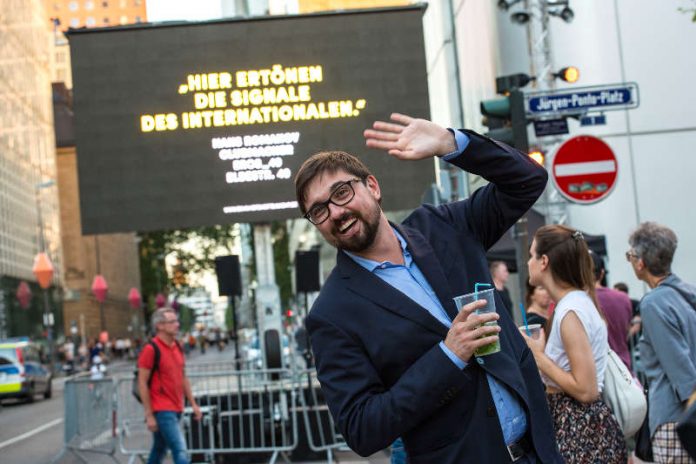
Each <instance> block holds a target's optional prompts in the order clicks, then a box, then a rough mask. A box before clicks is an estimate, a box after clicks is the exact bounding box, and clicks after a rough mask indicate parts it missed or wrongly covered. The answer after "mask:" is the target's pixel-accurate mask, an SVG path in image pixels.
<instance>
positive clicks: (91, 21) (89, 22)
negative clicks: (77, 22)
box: [85, 16, 97, 27]
mask: <svg viewBox="0 0 696 464" xmlns="http://www.w3.org/2000/svg"><path fill="white" fill-rule="evenodd" d="M85 24H87V27H92V26H94V25H95V24H97V22H96V21H95V20H94V17H93V16H88V17H87V21H85Z"/></svg>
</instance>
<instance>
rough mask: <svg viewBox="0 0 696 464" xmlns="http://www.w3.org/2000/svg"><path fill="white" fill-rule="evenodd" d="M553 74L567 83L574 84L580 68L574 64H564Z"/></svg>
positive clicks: (578, 76) (578, 77)
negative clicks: (564, 65)
mask: <svg viewBox="0 0 696 464" xmlns="http://www.w3.org/2000/svg"><path fill="white" fill-rule="evenodd" d="M553 76H554V77H557V78H558V79H560V80H562V81H566V82H568V83H569V84H575V83H576V82H577V81H578V79H580V70H579V69H578V68H576V67H575V66H566V67H565V68H561V69H559V70H558V72H557V73H555V74H554V75H553Z"/></svg>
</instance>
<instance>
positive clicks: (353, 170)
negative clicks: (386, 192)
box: [295, 151, 372, 214]
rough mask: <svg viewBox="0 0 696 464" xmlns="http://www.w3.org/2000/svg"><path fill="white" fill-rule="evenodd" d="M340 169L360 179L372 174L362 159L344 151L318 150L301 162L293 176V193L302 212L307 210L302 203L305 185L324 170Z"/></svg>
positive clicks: (305, 193)
mask: <svg viewBox="0 0 696 464" xmlns="http://www.w3.org/2000/svg"><path fill="white" fill-rule="evenodd" d="M341 170H343V171H346V172H347V173H349V174H353V175H354V176H356V177H358V178H360V180H365V179H366V178H367V176H371V175H372V173H371V172H370V170H369V169H368V167H367V166H365V164H364V163H363V162H362V161H360V160H359V159H358V158H357V157H355V156H353V155H351V154H350V153H346V152H344V151H320V152H318V153H315V154H313V155H312V156H310V157H309V158H308V159H307V160H306V161H305V162H304V163H302V166H300V169H299V170H298V171H297V175H296V176H295V195H296V196H297V203H298V204H299V205H300V211H302V214H305V213H306V212H307V210H306V208H305V204H304V203H305V200H306V198H307V192H306V189H307V185H308V184H309V183H310V182H311V181H312V180H313V179H314V178H315V177H317V176H319V175H321V174H324V173H325V172H330V173H334V172H337V171H341Z"/></svg>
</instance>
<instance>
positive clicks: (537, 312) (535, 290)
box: [525, 282, 551, 327]
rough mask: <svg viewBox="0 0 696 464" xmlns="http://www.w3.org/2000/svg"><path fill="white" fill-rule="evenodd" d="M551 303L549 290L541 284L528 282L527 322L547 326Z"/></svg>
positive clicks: (526, 300) (526, 298)
mask: <svg viewBox="0 0 696 464" xmlns="http://www.w3.org/2000/svg"><path fill="white" fill-rule="evenodd" d="M550 305H551V297H550V296H549V292H547V291H546V289H545V288H544V287H542V286H540V285H532V284H530V283H529V282H527V295H526V297H525V306H526V307H527V309H526V311H527V323H528V324H539V325H541V326H542V327H546V321H547V320H548V318H549V306H550Z"/></svg>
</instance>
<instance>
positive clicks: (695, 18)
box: [677, 0, 696, 23]
mask: <svg viewBox="0 0 696 464" xmlns="http://www.w3.org/2000/svg"><path fill="white" fill-rule="evenodd" d="M691 3H693V4H694V6H692V7H690V8H683V7H679V8H677V10H679V11H680V12H681V13H689V14H690V15H691V21H692V22H694V23H696V0H691Z"/></svg>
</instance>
